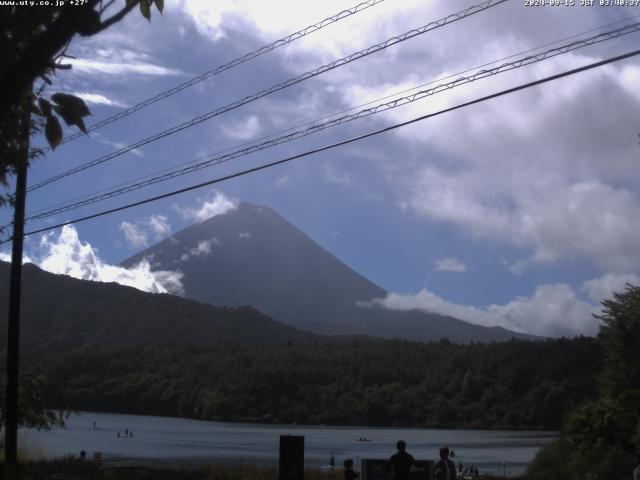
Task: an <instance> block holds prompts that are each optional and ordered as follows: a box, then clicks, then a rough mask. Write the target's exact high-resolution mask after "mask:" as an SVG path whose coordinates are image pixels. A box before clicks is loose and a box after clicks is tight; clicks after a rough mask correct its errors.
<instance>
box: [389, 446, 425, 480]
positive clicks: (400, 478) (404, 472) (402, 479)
mask: <svg viewBox="0 0 640 480" xmlns="http://www.w3.org/2000/svg"><path fill="white" fill-rule="evenodd" d="M396 448H397V449H398V451H397V452H396V453H394V454H393V455H391V457H389V460H387V463H386V464H385V466H384V473H385V475H388V474H389V470H393V473H394V474H395V477H396V480H409V472H410V471H411V465H415V466H416V467H417V466H418V465H417V464H416V461H415V460H414V458H413V456H412V455H410V454H409V453H407V442H405V441H404V440H399V441H398V443H396Z"/></svg>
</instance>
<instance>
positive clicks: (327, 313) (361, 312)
mask: <svg viewBox="0 0 640 480" xmlns="http://www.w3.org/2000/svg"><path fill="white" fill-rule="evenodd" d="M143 259H147V260H148V261H149V262H150V264H151V267H152V269H158V270H176V269H178V270H180V271H181V272H182V273H183V275H184V277H183V282H184V291H185V297H187V298H190V299H193V300H197V301H200V302H206V303H210V304H212V305H227V306H237V305H251V306H253V307H255V308H257V309H258V310H260V311H262V312H265V313H266V314H267V315H269V316H271V317H273V318H275V319H277V320H278V321H281V322H283V323H285V324H287V325H291V326H294V327H296V328H301V329H303V330H308V331H312V332H315V333H319V334H325V335H326V334H329V335H335V334H338V335H351V334H358V335H371V336H378V337H383V338H399V339H409V340H419V341H432V340H440V339H441V338H448V339H450V340H451V341H455V342H463V343H468V342H471V341H481V342H487V341H496V340H497V341H500V340H509V339H511V338H520V339H537V338H539V337H534V336H532V335H526V334H521V333H517V332H512V331H509V330H507V329H505V328H503V327H498V326H496V327H484V326H480V325H475V324H471V323H468V322H464V321H462V320H459V319H456V318H454V317H450V316H444V315H440V314H437V313H428V312H425V311H422V310H410V311H394V310H389V309H386V308H384V307H382V306H380V305H370V306H369V307H366V308H363V307H362V306H361V305H363V304H367V303H368V304H371V301H372V300H374V299H379V298H383V297H385V296H386V295H387V292H386V291H385V290H384V289H383V288H381V287H379V286H378V285H376V284H374V283H373V282H371V281H370V280H368V279H367V278H365V277H364V276H362V275H361V274H359V273H358V272H356V271H354V270H353V269H351V268H350V267H349V266H348V265H346V264H344V263H343V262H341V261H340V260H339V259H337V258H336V257H335V256H334V255H333V254H331V253H330V252H328V251H327V250H325V249H324V248H322V247H321V246H320V245H318V244H317V243H316V242H315V241H313V239H312V238H310V237H309V236H308V235H306V234H305V233H304V232H302V231H301V230H299V229H298V228H297V227H295V226H294V225H293V224H291V223H290V222H288V221H287V220H286V219H284V218H283V217H282V216H280V215H279V214H278V213H276V212H275V211H274V210H272V209H271V208H269V207H265V206H259V205H252V204H250V203H247V202H241V203H240V204H239V205H238V206H237V208H235V209H234V210H232V211H229V212H226V213H224V214H219V215H216V216H213V217H211V218H209V219H207V220H204V221H202V222H200V223H196V224H194V225H191V226H189V227H186V228H185V229H183V230H181V231H179V232H176V233H174V234H173V235H171V236H170V237H167V238H166V239H164V240H162V241H161V242H159V243H157V244H156V245H153V246H151V247H149V248H147V249H145V250H143V251H141V252H138V253H137V254H135V255H133V256H131V257H129V258H127V259H126V260H124V261H123V262H122V263H121V264H120V265H121V266H123V267H132V266H134V265H135V264H137V263H139V262H140V261H142V260H143Z"/></svg>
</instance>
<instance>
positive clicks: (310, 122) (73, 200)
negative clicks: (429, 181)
mask: <svg viewBox="0 0 640 480" xmlns="http://www.w3.org/2000/svg"><path fill="white" fill-rule="evenodd" d="M638 17H640V14H639V15H633V16H630V17H625V18H623V19H621V20H616V21H615V22H610V23H607V24H604V25H601V26H599V27H595V28H591V29H589V30H585V31H583V32H580V33H576V34H573V35H570V36H567V37H563V38H559V39H557V40H554V41H552V42H547V43H544V44H542V45H539V46H537V47H534V48H530V49H527V50H523V51H520V52H517V53H514V54H511V55H508V56H506V57H501V58H499V59H497V60H493V61H491V62H487V63H483V64H482V65H477V66H475V67H471V68H467V69H465V70H463V71H460V72H457V73H453V74H451V75H447V76H445V77H441V78H438V79H435V80H430V81H429V82H426V83H422V84H420V85H416V86H414V87H410V88H405V89H404V90H400V91H398V92H394V93H392V94H389V95H385V96H383V97H378V98H376V99H373V100H370V101H368V102H365V103H361V104H359V105H355V106H353V107H349V108H346V109H343V110H340V111H338V112H335V113H331V114H328V115H323V116H322V117H320V118H317V119H314V120H307V121H305V122H302V123H299V124H296V125H294V126H291V127H288V128H285V129H282V130H279V131H277V132H272V133H269V134H267V135H263V136H261V137H258V138H256V139H252V140H249V141H246V142H242V143H240V144H236V145H234V146H230V147H227V148H224V149H222V150H218V151H217V152H215V153H213V154H209V155H204V156H202V157H199V158H196V159H193V160H188V161H186V162H181V163H179V164H178V165H174V166H172V167H168V168H163V169H161V170H156V171H155V172H152V173H149V174H147V175H143V176H140V177H136V178H133V179H131V180H127V181H125V182H121V183H119V184H116V185H112V186H110V187H106V188H102V189H100V190H97V191H94V192H91V193H87V194H83V195H79V196H77V197H74V198H70V199H68V200H64V201H61V202H57V203H54V204H52V205H49V206H48V207H43V208H38V209H36V210H32V211H31V212H30V213H29V215H31V216H33V215H35V214H38V213H42V212H44V211H46V210H51V209H53V208H57V207H60V206H66V205H70V204H72V203H76V202H79V201H81V200H85V199H89V198H91V197H94V196H97V195H99V194H101V193H105V192H109V191H111V190H113V189H118V188H121V187H125V186H128V185H132V184H134V183H137V182H140V181H142V180H146V179H149V178H152V177H154V176H157V175H162V174H164V173H167V172H171V171H174V170H176V169H177V168H178V167H183V166H187V165H192V164H195V163H199V162H201V161H203V160H205V159H207V158H211V157H212V156H213V155H221V154H223V153H226V152H229V151H232V150H234V149H239V148H240V147H244V146H246V145H251V144H253V143H255V142H257V141H261V140H267V139H271V138H274V137H275V136H277V135H282V134H284V133H287V132H293V131H294V130H296V129H300V128H302V127H305V126H307V125H313V124H314V123H317V122H320V121H322V120H327V119H329V118H333V117H337V116H338V115H343V114H345V113H347V112H352V111H353V110H357V109H358V108H362V107H366V106H367V105H372V104H374V103H376V102H381V101H382V100H387V99H390V98H394V97H396V96H398V95H402V94H403V93H408V92H413V91H416V90H419V89H421V88H424V87H426V86H428V85H433V84H434V83H436V82H442V81H444V80H448V79H450V78H456V77H459V76H461V75H464V74H466V73H469V72H472V71H474V70H478V69H480V68H484V67H487V66H489V65H495V64H496V63H499V62H503V61H505V60H509V59H511V58H515V57H517V56H519V55H524V54H527V53H531V52H535V51H537V50H540V49H542V48H545V47H548V46H551V45H557V44H558V43H560V42H564V41H566V40H571V39H574V38H578V37H581V36H583V35H586V34H588V33H592V32H596V31H599V30H603V29H604V28H607V27H610V26H613V25H617V24H620V23H624V22H628V21H630V20H633V19H634V18H638Z"/></svg>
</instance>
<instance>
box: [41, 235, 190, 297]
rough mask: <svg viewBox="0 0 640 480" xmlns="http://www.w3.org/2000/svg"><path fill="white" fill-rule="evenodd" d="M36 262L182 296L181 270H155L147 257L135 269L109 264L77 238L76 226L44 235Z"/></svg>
mask: <svg viewBox="0 0 640 480" xmlns="http://www.w3.org/2000/svg"><path fill="white" fill-rule="evenodd" d="M37 250H38V251H37V252H33V253H32V256H33V258H34V259H35V260H34V261H33V263H34V264H36V265H38V266H39V267H40V268H42V269H43V270H46V271H48V272H51V273H56V274H63V275H69V276H71V277H74V278H79V279H82V280H93V281H98V282H116V283H119V284H121V285H127V286H130V287H134V288H137V289H138V290H142V291H145V292H151V293H172V294H176V295H183V294H184V288H183V285H182V277H183V274H182V273H181V272H179V271H169V270H157V271H152V270H151V267H150V265H149V262H148V261H147V260H146V259H145V260H143V261H141V262H140V263H139V264H138V265H136V266H135V267H132V268H122V267H118V266H115V265H109V264H107V263H105V262H104V261H103V260H101V259H100V257H99V256H98V253H97V252H96V250H95V249H94V248H93V247H92V246H91V245H90V244H89V243H83V242H82V241H80V239H79V238H78V232H77V231H76V229H75V228H74V227H73V226H65V227H63V228H62V231H61V232H60V234H59V235H58V237H57V238H55V235H53V234H49V235H45V236H43V237H42V238H41V241H40V245H39V246H38V247H37Z"/></svg>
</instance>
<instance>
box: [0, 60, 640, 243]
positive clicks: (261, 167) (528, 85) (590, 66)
mask: <svg viewBox="0 0 640 480" xmlns="http://www.w3.org/2000/svg"><path fill="white" fill-rule="evenodd" d="M636 55H640V49H638V50H634V51H632V52H628V53H625V54H622V55H618V56H616V57H611V58H608V59H606V60H601V61H599V62H594V63H590V64H588V65H584V66H582V67H579V68H574V69H572V70H567V71H564V72H562V73H558V74H555V75H551V76H548V77H545V78H541V79H539V80H534V81H533V82H528V83H525V84H521V85H518V86H516V87H511V88H508V89H505V90H501V91H499V92H496V93H492V94H490V95H486V96H484V97H480V98H477V99H475V100H471V101H468V102H464V103H460V104H458V105H454V106H453V107H449V108H445V109H442V110H439V111H437V112H434V113H429V114H426V115H421V116H419V117H416V118H413V119H411V120H407V121H405V122H400V123H396V124H394V125H390V126H388V127H384V128H381V129H378V130H374V131H372V132H369V133H365V134H362V135H358V136H356V137H351V138H349V139H347V140H342V141H340V142H336V143H332V144H330V145H325V146H324V147H320V148H316V149H313V150H307V151H306V152H303V153H299V154H296V155H292V156H290V157H286V158H283V159H281V160H276V161H274V162H270V163H266V164H263V165H259V166H257V167H252V168H249V169H246V170H242V171H240V172H236V173H232V174H229V175H225V176H222V177H218V178H215V179H213V180H208V181H206V182H202V183H198V184H195V185H191V186H189V187H185V188H181V189H178V190H173V191H171V192H167V193H163V194H161V195H156V196H154V197H149V198H146V199H144V200H140V201H137V202H132V203H128V204H126V205H122V206H120V207H116V208H111V209H109V210H103V211H101V212H98V213H94V214H92V215H87V216H84V217H79V218H76V219H74V220H69V221H66V222H62V223H58V224H56V225H52V226H48V227H44V228H40V229H37V230H32V231H30V232H27V233H25V234H24V236H28V235H34V234H36V233H42V232H46V231H49V230H54V229H56V228H60V227H64V226H66V225H71V224H75V223H80V222H84V221H86V220H91V219H94V218H98V217H102V216H105V215H109V214H111V213H116V212H120V211H123V210H127V209H129V208H133V207H137V206H139V205H144V204H146V203H151V202H155V201H158V200H162V199H165V198H169V197H172V196H175V195H178V194H181V193H186V192H190V191H192V190H196V189H199V188H202V187H206V186H209V185H214V184H216V183H221V182H224V181H227V180H231V179H233V178H238V177H242V176H244V175H248V174H250V173H254V172H257V171H260V170H265V169H267V168H271V167H274V166H276V165H282V164H284V163H288V162H291V161H293V160H297V159H299V158H303V157H307V156H310V155H314V154H316V153H321V152H324V151H327V150H331V149H333V148H336V147H340V146H343V145H348V144H350V143H354V142H357V141H359V140H363V139H365V138H370V137H373V136H376V135H379V134H381V133H385V132H389V131H392V130H395V129H398V128H400V127H405V126H407V125H411V124H413V123H417V122H420V121H423V120H426V119H428V118H432V117H436V116H439V115H442V114H445V113H449V112H452V111H454V110H459V109H461V108H465V107H468V106H471V105H475V104H478V103H482V102H485V101H487V100H492V99H494V98H498V97H501V96H503V95H507V94H510V93H514V92H518V91H520V90H525V89H527V88H531V87H534V86H536V85H541V84H543V83H547V82H551V81H554V80H558V79H560V78H563V77H567V76H570V75H575V74H576V73H580V72H584V71H587V70H591V69H594V68H597V67H601V66H603V65H607V64H609V63H613V62H618V61H621V60H624V59H627V58H631V57H634V56H636ZM10 240H12V238H7V239H5V240H3V241H1V242H0V245H1V244H3V243H7V242H9V241H10Z"/></svg>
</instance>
